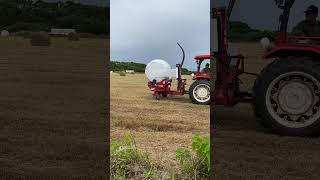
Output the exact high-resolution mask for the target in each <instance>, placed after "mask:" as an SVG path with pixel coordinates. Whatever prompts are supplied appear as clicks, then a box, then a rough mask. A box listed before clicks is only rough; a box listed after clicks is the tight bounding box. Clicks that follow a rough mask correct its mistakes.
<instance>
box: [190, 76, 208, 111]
mask: <svg viewBox="0 0 320 180" xmlns="http://www.w3.org/2000/svg"><path fill="white" fill-rule="evenodd" d="M189 97H190V99H191V100H192V102H193V103H195V104H203V105H207V104H210V82H209V81H208V80H205V79H199V80H196V81H195V82H193V83H192V84H191V86H190V88H189Z"/></svg>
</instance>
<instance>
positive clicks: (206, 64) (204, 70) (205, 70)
mask: <svg viewBox="0 0 320 180" xmlns="http://www.w3.org/2000/svg"><path fill="white" fill-rule="evenodd" d="M203 64H204V66H203V68H202V69H201V72H202V73H209V72H210V64H209V63H203Z"/></svg>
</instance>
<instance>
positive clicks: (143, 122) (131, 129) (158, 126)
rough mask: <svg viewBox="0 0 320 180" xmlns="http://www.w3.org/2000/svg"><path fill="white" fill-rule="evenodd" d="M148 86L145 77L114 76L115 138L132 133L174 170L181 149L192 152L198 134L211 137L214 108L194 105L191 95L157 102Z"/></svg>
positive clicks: (165, 165) (113, 119)
mask: <svg viewBox="0 0 320 180" xmlns="http://www.w3.org/2000/svg"><path fill="white" fill-rule="evenodd" d="M186 77H187V76H186ZM190 77H191V76H190ZM190 77H188V83H189V85H190V83H191V82H192V80H191V79H190ZM147 82H148V81H147V79H146V77H145V74H134V75H127V76H120V75H119V74H117V73H113V74H111V89H110V90H111V94H110V98H111V101H110V103H111V137H112V138H113V139H117V138H119V137H121V135H123V134H124V133H130V134H132V135H133V137H134V138H135V140H136V143H137V146H138V147H139V148H141V149H142V150H144V151H145V152H147V153H150V154H151V157H152V158H153V159H155V160H157V162H159V163H160V164H161V165H163V166H164V167H169V166H171V165H173V166H174V165H175V164H176V161H175V151H176V149H177V148H179V147H184V148H190V147H191V143H192V137H193V135H194V134H195V133H200V134H205V135H209V109H210V108H209V106H201V105H195V104H192V103H191V100H190V99H189V96H188V95H185V96H183V97H171V96H169V97H168V98H165V99H162V100H160V101H157V100H155V99H154V97H153V96H152V94H151V92H150V90H149V88H148V86H147ZM175 87H176V86H175ZM171 167H172V166H171Z"/></svg>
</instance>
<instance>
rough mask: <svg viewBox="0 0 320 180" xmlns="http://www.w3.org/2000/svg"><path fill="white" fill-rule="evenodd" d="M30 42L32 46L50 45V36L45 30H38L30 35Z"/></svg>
mask: <svg viewBox="0 0 320 180" xmlns="http://www.w3.org/2000/svg"><path fill="white" fill-rule="evenodd" d="M30 43H31V45H32V46H50V45H51V37H50V35H49V34H48V33H46V32H42V31H41V32H38V33H34V34H32V35H31V39H30Z"/></svg>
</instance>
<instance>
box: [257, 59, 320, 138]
mask: <svg viewBox="0 0 320 180" xmlns="http://www.w3.org/2000/svg"><path fill="white" fill-rule="evenodd" d="M253 109H254V111H255V114H256V116H257V118H258V120H259V122H260V124H262V125H263V126H264V127H266V128H269V129H271V130H272V131H273V132H276V133H278V134H281V135H288V136H312V135H318V134H319V133H320V62H318V61H315V60H312V59H305V58H303V57H302V58H294V59H281V60H275V61H274V62H272V63H271V64H269V65H268V66H267V67H265V68H264V69H263V70H262V72H261V74H260V75H259V77H258V78H257V79H256V81H255V84H254V87H253Z"/></svg>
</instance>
